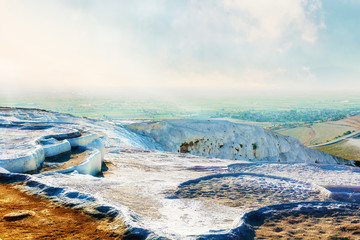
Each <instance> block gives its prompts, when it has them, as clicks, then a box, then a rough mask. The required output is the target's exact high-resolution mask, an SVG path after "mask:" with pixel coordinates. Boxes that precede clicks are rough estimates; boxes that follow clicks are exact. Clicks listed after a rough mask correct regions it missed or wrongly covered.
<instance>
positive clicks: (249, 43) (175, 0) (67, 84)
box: [0, 0, 360, 98]
mask: <svg viewBox="0 0 360 240" xmlns="http://www.w3.org/2000/svg"><path fill="white" fill-rule="evenodd" d="M359 12H360V0H342V1H338V0H324V1H320V0H292V1H289V0H275V1H268V0H257V1H254V0H243V1H242V0H218V1H215V0H207V1H202V0H147V1H138V0H122V1H117V0H52V1H48V0H33V1H28V0H0V86H1V87H0V97H5V98H6V97H11V96H23V95H27V94H43V95H46V94H70V95H71V94H88V95H89V96H101V95H105V96H112V95H115V96H116V95H121V94H124V95H134V96H141V95H149V96H153V97H159V96H175V95H176V96H186V94H193V95H199V96H200V95H207V96H214V97H216V96H223V95H225V96H232V95H234V96H236V95H246V94H249V95H257V94H269V95H271V94H276V95H278V94H293V93H299V94H303V93H309V92H313V93H329V94H336V93H340V92H341V93H343V92H351V93H355V94H357V93H359V92H360V81H359V80H360V79H359V76H360V66H359V63H360V31H359V23H360V14H358V13H359Z"/></svg>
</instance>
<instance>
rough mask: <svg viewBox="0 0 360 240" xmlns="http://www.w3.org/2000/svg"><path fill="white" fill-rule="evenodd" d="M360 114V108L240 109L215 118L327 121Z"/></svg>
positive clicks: (259, 120)
mask: <svg viewBox="0 0 360 240" xmlns="http://www.w3.org/2000/svg"><path fill="white" fill-rule="evenodd" d="M357 114H360V110H352V111H349V110H333V109H316V110H314V109H309V110H283V111H253V110H248V111H240V112H217V113H215V114H214V115H213V116H212V117H213V118H224V117H230V118H233V119H239V120H244V121H253V122H305V123H308V122H325V121H336V120H340V119H343V118H345V117H347V116H354V115H357Z"/></svg>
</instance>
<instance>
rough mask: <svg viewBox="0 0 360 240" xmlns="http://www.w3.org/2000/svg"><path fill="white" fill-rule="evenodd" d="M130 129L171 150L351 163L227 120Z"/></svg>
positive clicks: (152, 124) (162, 123)
mask: <svg viewBox="0 0 360 240" xmlns="http://www.w3.org/2000/svg"><path fill="white" fill-rule="evenodd" d="M128 128H129V129H131V130H133V131H134V132H136V133H139V134H141V135H144V136H147V137H151V138H152V139H153V140H154V141H155V142H157V143H158V144H159V145H160V146H161V147H162V149H163V150H165V151H170V152H186V153H191V154H194V155H200V156H208V157H216V158H223V159H234V160H236V159H246V160H253V161H265V162H308V163H329V164H350V165H351V164H352V161H348V160H344V159H342V158H338V157H335V156H332V155H330V154H327V153H323V152H320V151H317V150H314V149H310V148H307V147H305V146H304V145H302V144H301V143H300V142H299V141H298V140H297V139H295V138H292V137H288V136H283V135H281V134H278V133H274V132H271V131H267V130H265V129H263V128H260V127H256V126H251V125H246V124H236V123H231V122H228V121H218V120H214V121H203V120H164V121H155V122H144V123H134V124H130V125H129V126H128Z"/></svg>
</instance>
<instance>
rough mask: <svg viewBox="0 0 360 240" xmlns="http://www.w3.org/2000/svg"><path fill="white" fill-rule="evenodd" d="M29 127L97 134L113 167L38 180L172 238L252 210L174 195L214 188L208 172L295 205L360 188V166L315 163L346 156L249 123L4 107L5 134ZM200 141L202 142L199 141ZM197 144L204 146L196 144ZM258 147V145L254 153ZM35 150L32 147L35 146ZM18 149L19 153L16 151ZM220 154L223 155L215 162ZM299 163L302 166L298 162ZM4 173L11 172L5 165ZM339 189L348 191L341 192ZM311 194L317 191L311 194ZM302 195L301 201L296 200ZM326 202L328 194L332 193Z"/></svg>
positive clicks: (222, 229) (220, 229) (226, 226)
mask: <svg viewBox="0 0 360 240" xmlns="http://www.w3.org/2000/svg"><path fill="white" fill-rule="evenodd" d="M24 122H26V124H27V123H29V122H32V123H37V124H40V123H41V124H47V123H51V124H52V125H53V126H61V127H64V126H68V128H74V129H77V130H79V131H80V130H81V131H86V132H91V133H96V134H97V135H98V136H100V138H97V139H95V140H98V141H100V140H99V139H101V141H102V144H103V147H104V159H106V162H107V167H108V170H107V171H105V172H103V177H94V176H90V175H83V174H77V173H76V171H75V172H72V173H70V174H59V173H52V174H39V175H35V176H34V175H33V177H35V178H37V179H39V180H40V181H41V182H43V183H45V184H47V185H50V186H58V187H61V188H64V187H65V188H69V189H73V191H74V192H84V193H88V194H91V195H93V196H95V197H96V198H97V199H99V200H101V202H106V203H108V204H110V205H112V206H114V207H116V208H118V209H123V206H126V207H128V208H130V209H131V210H132V211H134V212H136V213H137V214H138V216H137V217H133V216H130V215H131V211H128V212H127V213H126V211H125V221H127V223H128V224H129V225H130V226H132V227H141V228H145V229H150V230H151V231H153V232H155V233H157V234H158V235H160V236H165V237H168V238H170V239H184V238H193V237H194V238H196V237H197V236H199V235H203V234H214V235H218V234H226V233H228V232H230V231H231V229H234V228H237V227H239V226H240V225H241V224H242V222H241V220H239V219H240V218H241V216H242V215H243V214H244V213H245V212H246V211H248V210H247V209H246V208H241V207H237V208H235V207H231V206H225V205H223V204H220V203H219V202H214V201H203V200H201V199H190V198H182V197H181V196H180V197H178V198H176V197H177V195H176V192H177V191H178V190H179V188H180V187H181V186H182V185H183V184H184V183H185V182H188V183H189V181H190V182H191V181H194V182H197V183H200V184H201V186H203V187H206V188H207V189H209V188H211V187H215V186H216V185H213V183H212V181H210V182H209V181H208V182H206V181H205V182H204V184H203V183H201V181H202V180H204V179H202V178H205V179H207V178H209V176H210V175H211V178H213V177H214V175H215V176H216V178H218V179H222V180H224V182H221V181H220V183H219V184H220V186H221V187H224V184H227V185H229V186H230V184H228V183H225V182H226V181H231V183H232V185H233V186H237V185H241V184H242V183H247V185H246V187H247V188H248V189H250V190H251V188H254V189H258V190H259V189H260V190H261V189H264V190H271V191H264V192H274V191H275V192H276V191H278V192H279V193H281V194H280V195H282V194H283V195H284V196H290V197H289V199H290V200H291V201H298V200H297V199H300V200H301V201H303V200H304V201H306V200H314V198H313V196H315V195H316V196H317V195H318V192H319V189H323V190H321V194H320V195H321V196H323V195H322V194H323V191H324V192H327V191H326V190H324V188H323V187H321V186H324V187H327V186H329V185H332V186H334V185H335V187H336V186H338V187H339V189H340V188H341V187H340V185H342V183H344V184H343V185H346V186H348V185H351V186H352V187H353V188H352V189H347V190H348V193H349V194H350V192H349V191H353V190H354V189H355V190H356V187H359V186H360V176H359V171H358V169H357V168H353V167H348V166H339V165H331V164H328V165H316V164H313V162H315V160H317V161H318V162H323V163H345V162H342V160H341V159H338V158H334V157H332V156H330V155H328V154H322V153H319V152H317V151H315V150H308V149H307V148H305V147H304V146H302V145H301V144H300V143H299V142H298V141H296V140H294V139H292V138H288V137H285V136H282V135H278V134H273V133H271V132H269V131H266V130H263V129H261V128H256V127H252V126H248V125H236V124H233V123H229V122H224V121H210V122H208V121H196V120H171V121H161V122H152V123H149V122H145V123H136V124H131V125H127V123H125V122H123V123H122V122H110V121H98V120H92V119H86V118H78V117H74V116H71V115H64V114H59V113H52V112H45V111H40V110H25V109H12V110H9V109H7V110H3V111H1V109H0V123H1V124H3V126H4V127H3V129H6V130H7V131H9V132H12V130H11V129H10V128H8V127H6V125H5V124H6V123H7V124H9V123H12V124H24ZM3 137H4V139H5V141H8V142H4V143H3V145H2V146H3V148H5V147H6V146H8V145H7V143H10V145H11V144H13V143H14V144H15V142H16V140H15V138H11V139H7V138H6V136H3ZM91 138H92V137H91V134H90V136H88V137H85V138H79V139H78V140H76V141H74V143H73V144H79V145H81V144H86V145H87V147H94V146H92V144H93V141H91ZM202 138H204V139H203V140H201V139H202ZM208 138H209V140H207V139H208ZM197 140H199V142H198V143H197V144H198V146H195V142H196V141H197ZM200 140H201V141H200ZM191 141H193V143H192V144H190V142H191ZM185 142H186V143H187V145H186V146H184V145H183V150H186V151H188V152H189V153H191V154H198V155H203V156H194V155H191V154H188V153H178V152H177V151H180V150H181V148H180V146H181V145H182V144H184V143H185ZM94 144H96V143H94ZM240 144H242V145H243V148H242V149H243V150H240V148H239V151H238V150H237V149H236V148H237V147H241V146H240ZM253 144H256V149H254V147H253ZM10 145H9V146H10ZM221 145H222V147H220V146H221ZM185 147H186V148H185ZM32 148H33V146H32V145H31V147H30V148H29V149H32ZM97 148H101V146H97ZM154 149H157V150H154ZM204 149H205V151H204ZM254 150H256V151H255V152H254ZM14 151H15V152H16V149H15V150H14ZM19 151H20V150H19ZM24 151H25V150H24ZM25 152H26V151H25ZM238 152H239V153H238ZM255 154H256V158H255ZM214 156H216V157H218V158H210V157H214ZM247 157H248V158H247ZM278 158H280V160H281V161H285V162H287V163H280V164H279V163H268V162H267V161H275V162H277V161H278ZM232 159H234V160H232ZM235 159H238V160H235ZM239 159H242V160H239ZM259 161H261V162H259ZM299 161H301V162H303V163H293V162H299ZM309 162H310V163H309ZM234 164H237V165H234ZM90 168H92V167H90ZM1 171H2V172H6V171H4V170H1V168H0V172H1ZM231 172H233V173H235V174H245V173H246V174H247V173H251V174H252V175H251V177H250V179H247V178H246V179H245V180H244V178H241V177H234V178H231V179H230V180H229V178H227V177H228V175H226V174H229V173H231ZM270 175H271V176H270ZM0 176H1V174H0ZM224 176H225V177H224ZM236 176H237V175H236ZM274 176H277V177H274ZM289 178H290V179H289ZM304 182H305V183H304ZM317 185H321V186H317ZM209 186H210V187H209ZM230 187H231V186H230ZM233 188H236V189H239V188H237V187H233ZM260 190H259V191H260ZM341 190H342V191H347V190H346V189H345V190H344V189H343V188H341ZM309 192H314V193H316V194H315V195H312V196H310V197H306V196H309ZM59 194H61V193H59ZM297 195H302V196H301V197H299V198H296V196H297ZM310 195H311V194H310ZM349 196H350V195H349ZM219 197H221V196H219ZM255 197H256V196H255ZM324 197H328V195H327V193H326V194H325V195H324ZM279 199H280V198H278V199H277V200H276V201H273V200H272V198H270V197H269V198H268V199H267V202H266V203H265V204H264V205H271V204H274V203H279ZM347 199H349V198H347ZM285 200H286V199H285ZM315 200H319V199H318V198H316V199H315ZM343 200H346V198H343ZM286 201H288V200H286ZM259 202H260V201H259ZM280 203H282V202H281V200H280ZM126 214H128V215H126Z"/></svg>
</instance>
